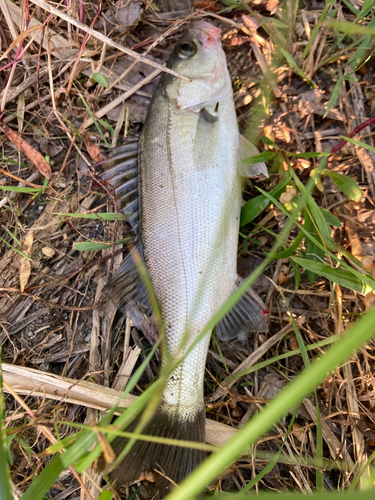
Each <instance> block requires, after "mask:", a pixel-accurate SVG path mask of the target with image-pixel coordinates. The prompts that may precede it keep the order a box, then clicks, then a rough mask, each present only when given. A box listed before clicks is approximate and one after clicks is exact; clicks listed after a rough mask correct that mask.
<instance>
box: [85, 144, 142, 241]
mask: <svg viewBox="0 0 375 500" xmlns="http://www.w3.org/2000/svg"><path fill="white" fill-rule="evenodd" d="M138 142H139V138H138V137H130V138H128V139H126V142H125V143H124V144H123V145H122V146H119V147H117V148H114V149H112V151H111V153H110V156H109V157H108V158H106V159H105V160H103V161H101V162H99V163H96V164H95V165H93V168H94V169H95V171H96V172H97V173H98V177H99V179H100V180H101V181H102V182H104V183H107V184H109V186H110V187H111V188H112V189H113V190H114V195H115V198H116V205H117V210H118V211H119V212H121V213H122V214H124V215H127V216H129V218H128V220H127V222H128V223H129V224H130V226H131V228H132V230H133V231H134V233H135V234H137V233H138V194H139V193H138Z"/></svg>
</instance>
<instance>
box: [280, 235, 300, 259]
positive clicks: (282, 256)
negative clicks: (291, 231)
mask: <svg viewBox="0 0 375 500" xmlns="http://www.w3.org/2000/svg"><path fill="white" fill-rule="evenodd" d="M303 236H304V234H303V232H302V231H301V232H300V233H298V236H297V238H296V239H295V240H294V242H293V243H292V244H291V245H290V247H289V248H287V249H286V250H283V251H282V252H278V253H277V254H275V255H274V256H273V258H274V259H287V258H288V257H290V256H291V255H293V254H294V252H295V251H296V250H297V248H298V247H299V244H300V243H301V241H302V240H303Z"/></svg>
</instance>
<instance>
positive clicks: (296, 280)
mask: <svg viewBox="0 0 375 500" xmlns="http://www.w3.org/2000/svg"><path fill="white" fill-rule="evenodd" d="M289 262H290V266H291V268H292V270H293V273H294V290H295V291H297V290H298V289H299V285H300V283H301V273H300V271H299V266H298V264H296V263H295V262H294V261H293V260H292V259H289Z"/></svg>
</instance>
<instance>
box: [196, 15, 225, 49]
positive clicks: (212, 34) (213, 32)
mask: <svg viewBox="0 0 375 500" xmlns="http://www.w3.org/2000/svg"><path fill="white" fill-rule="evenodd" d="M190 30H191V31H192V32H194V33H195V34H197V35H198V37H199V41H200V42H201V44H202V47H203V48H204V49H207V50H212V49H215V48H216V47H218V46H219V44H220V34H221V29H220V28H217V27H216V26H214V25H213V24H210V23H207V22H206V21H195V22H193V23H192V25H191V28H190Z"/></svg>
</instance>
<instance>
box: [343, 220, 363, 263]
mask: <svg viewBox="0 0 375 500" xmlns="http://www.w3.org/2000/svg"><path fill="white" fill-rule="evenodd" d="M345 231H346V234H347V235H348V239H349V242H350V246H351V248H352V255H353V256H354V257H355V258H356V259H361V257H362V243H361V240H360V238H359V236H358V233H357V230H356V228H355V225H354V223H353V222H352V221H351V220H349V219H347V220H346V221H345Z"/></svg>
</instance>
